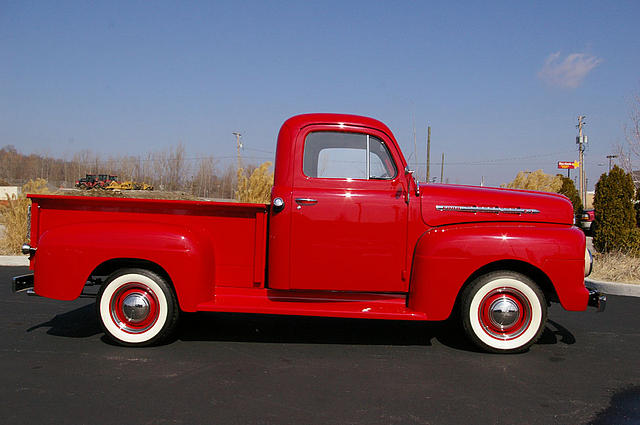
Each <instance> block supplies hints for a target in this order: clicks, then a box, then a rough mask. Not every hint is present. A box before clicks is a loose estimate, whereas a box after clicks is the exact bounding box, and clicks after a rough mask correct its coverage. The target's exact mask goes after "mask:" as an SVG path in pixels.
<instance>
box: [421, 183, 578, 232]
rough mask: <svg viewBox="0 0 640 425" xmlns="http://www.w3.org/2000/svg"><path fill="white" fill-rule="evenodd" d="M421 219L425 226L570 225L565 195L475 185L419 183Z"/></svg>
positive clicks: (568, 204) (571, 214)
mask: <svg viewBox="0 0 640 425" xmlns="http://www.w3.org/2000/svg"><path fill="white" fill-rule="evenodd" d="M420 191H421V194H420V200H421V207H422V219H423V220H424V222H425V223H426V224H427V225H429V226H443V225H447V224H455V223H470V222H491V221H503V222H504V221H509V222H538V223H559V224H569V225H571V224H573V219H574V217H573V207H572V205H571V202H570V201H569V198H567V197H566V196H564V195H559V194H557V193H547V192H535V191H530V190H516V189H498V188H486V187H477V186H460V185H449V184H446V185H443V184H424V183H423V184H420Z"/></svg>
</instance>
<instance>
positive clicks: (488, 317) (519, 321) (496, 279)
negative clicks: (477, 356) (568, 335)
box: [461, 271, 547, 353]
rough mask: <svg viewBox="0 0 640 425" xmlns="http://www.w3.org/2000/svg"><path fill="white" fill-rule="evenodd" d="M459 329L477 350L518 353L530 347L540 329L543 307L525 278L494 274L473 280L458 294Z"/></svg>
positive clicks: (538, 294)
mask: <svg viewBox="0 0 640 425" xmlns="http://www.w3.org/2000/svg"><path fill="white" fill-rule="evenodd" d="M461 307H462V308H461V315H462V317H461V318H462V326H463V328H464V330H465V332H466V334H467V335H468V336H469V338H470V339H471V340H472V341H473V342H474V343H475V344H476V345H477V346H478V347H480V348H482V349H483V350H486V351H490V352H494V353H518V352H522V351H526V350H527V349H528V348H529V347H530V346H531V345H533V344H534V343H535V342H536V341H537V340H538V338H539V337H540V335H541V334H542V331H543V330H544V326H545V323H546V320H547V305H546V301H545V298H544V295H543V294H542V292H541V291H540V289H539V288H538V286H537V285H536V284H535V283H534V282H533V281H532V280H531V279H529V278H528V277H527V276H525V275H523V274H520V273H516V272H511V271H498V272H492V273H488V274H486V275H484V276H481V277H479V278H477V279H476V280H474V281H473V282H472V283H471V284H470V285H469V286H468V287H467V288H465V290H464V291H463V294H462V305H461Z"/></svg>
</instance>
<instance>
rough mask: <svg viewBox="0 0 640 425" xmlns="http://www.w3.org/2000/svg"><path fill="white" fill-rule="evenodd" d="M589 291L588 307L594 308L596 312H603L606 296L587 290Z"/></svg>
mask: <svg viewBox="0 0 640 425" xmlns="http://www.w3.org/2000/svg"><path fill="white" fill-rule="evenodd" d="M587 289H588V290H589V303H588V306H589V307H595V308H596V310H597V311H598V312H602V311H604V309H605V307H606V306H607V296H606V295H605V294H601V293H600V292H598V291H596V290H595V289H591V288H587Z"/></svg>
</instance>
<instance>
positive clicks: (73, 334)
mask: <svg viewBox="0 0 640 425" xmlns="http://www.w3.org/2000/svg"><path fill="white" fill-rule="evenodd" d="M40 328H49V329H48V330H47V334H48V335H55V336H63V337H67V338H87V337H90V336H93V335H97V334H99V333H101V332H102V329H100V324H99V323H98V317H97V316H96V306H95V304H88V305H85V306H84V307H80V308H77V309H75V310H71V311H69V312H67V313H62V314H58V315H56V316H54V317H53V318H52V319H51V320H49V321H47V322H43V323H40V324H37V325H35V326H32V327H30V328H29V329H27V332H33V331H35V330H36V329H40Z"/></svg>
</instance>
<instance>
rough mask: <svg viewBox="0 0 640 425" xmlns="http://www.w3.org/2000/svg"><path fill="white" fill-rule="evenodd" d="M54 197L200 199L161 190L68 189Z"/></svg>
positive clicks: (190, 195)
mask: <svg viewBox="0 0 640 425" xmlns="http://www.w3.org/2000/svg"><path fill="white" fill-rule="evenodd" d="M53 194H54V195H66V196H101V197H106V198H138V199H173V200H184V201H195V200H198V199H200V198H198V197H197V196H195V195H192V194H190V193H186V192H170V191H160V190H151V191H150V190H122V191H121V190H103V189H91V190H80V189H66V190H58V191H56V192H54V193H53Z"/></svg>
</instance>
